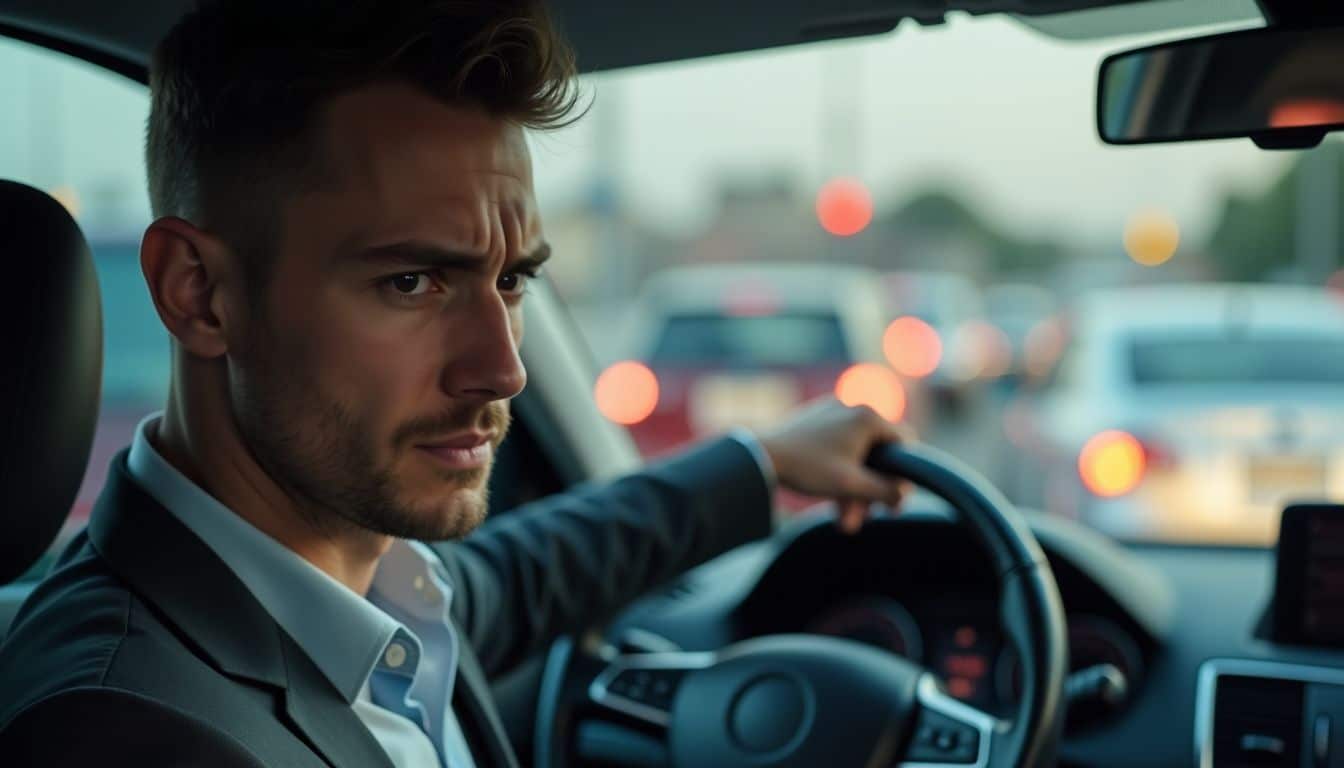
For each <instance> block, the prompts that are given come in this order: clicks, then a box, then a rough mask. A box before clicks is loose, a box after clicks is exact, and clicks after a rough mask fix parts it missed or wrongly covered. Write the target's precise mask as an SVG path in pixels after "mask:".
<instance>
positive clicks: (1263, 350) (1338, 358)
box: [1130, 335, 1344, 395]
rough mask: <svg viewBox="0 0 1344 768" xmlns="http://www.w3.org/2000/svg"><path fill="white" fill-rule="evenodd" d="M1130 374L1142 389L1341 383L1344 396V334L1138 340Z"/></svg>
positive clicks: (1131, 360)
mask: <svg viewBox="0 0 1344 768" xmlns="http://www.w3.org/2000/svg"><path fill="white" fill-rule="evenodd" d="M1130 375H1131V380H1132V381H1133V382H1134V384H1135V385H1137V386H1140V387H1158V386H1167V385H1189V386H1193V387H1200V386H1210V385H1232V386H1236V385H1244V386H1248V387H1265V388H1268V387H1270V386H1272V385H1276V384H1284V385H1292V384H1307V385H1312V384H1316V385H1324V386H1331V387H1339V388H1340V389H1339V394H1340V395H1344V338H1340V337H1338V336H1325V335H1320V336H1285V335H1281V336H1267V337H1264V338H1250V339H1247V338H1236V337H1235V336H1215V335H1207V336H1203V337H1184V336H1183V337H1178V338H1166V339H1156V340H1141V341H1135V342H1133V343H1132V345H1131V346H1130Z"/></svg>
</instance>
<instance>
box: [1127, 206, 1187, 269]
mask: <svg viewBox="0 0 1344 768" xmlns="http://www.w3.org/2000/svg"><path fill="white" fill-rule="evenodd" d="M1180 244H1181V228H1180V226H1179V225H1177V223H1176V220H1175V219H1174V218H1172V217H1171V214H1168V213H1166V212H1164V211H1159V210H1157V209H1151V208H1150V209H1146V210H1142V211H1139V212H1138V213H1136V214H1134V215H1133V216H1131V217H1130V219H1129V221H1128V222H1126V224H1125V253H1128V254H1129V258H1131V259H1133V260H1134V262H1135V263H1137V264H1142V265H1143V266H1145V267H1157V266H1161V265H1163V264H1166V263H1167V262H1168V261H1171V257H1172V256H1175V255H1176V249H1177V247H1179V246H1180Z"/></svg>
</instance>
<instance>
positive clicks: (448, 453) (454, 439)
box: [415, 432, 495, 470]
mask: <svg viewBox="0 0 1344 768" xmlns="http://www.w3.org/2000/svg"><path fill="white" fill-rule="evenodd" d="M493 438H494V435H493V434H491V433H489V432H467V433H462V434H457V435H451V436H448V437H444V438H437V439H435V440H433V441H430V442H425V443H418V444H416V446H415V447H416V448H417V449H418V450H420V451H423V452H424V453H426V454H428V455H429V456H430V457H431V458H433V459H434V460H435V461H437V462H439V464H441V465H443V466H444V467H447V468H448V469H458V470H470V469H484V468H485V467H486V465H488V464H489V463H490V458H491V456H493V455H494V452H495V441H494V439H493Z"/></svg>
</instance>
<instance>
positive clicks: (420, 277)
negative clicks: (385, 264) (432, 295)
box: [390, 272, 429, 296]
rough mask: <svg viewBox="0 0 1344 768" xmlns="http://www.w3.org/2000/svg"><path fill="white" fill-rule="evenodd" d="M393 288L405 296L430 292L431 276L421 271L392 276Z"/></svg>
mask: <svg viewBox="0 0 1344 768" xmlns="http://www.w3.org/2000/svg"><path fill="white" fill-rule="evenodd" d="M390 282H391V283H392V288H393V289H395V290H396V292H397V293H399V294H401V295H403V296H419V295H420V294H423V293H428V292H429V278H428V277H427V276H425V275H424V274H423V273H421V272H411V273H407V274H405V275H397V276H396V277H394V278H392V279H391V281H390Z"/></svg>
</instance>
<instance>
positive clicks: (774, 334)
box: [649, 313, 849, 368]
mask: <svg viewBox="0 0 1344 768" xmlns="http://www.w3.org/2000/svg"><path fill="white" fill-rule="evenodd" d="M848 356H849V352H848V350H847V349H846V345H845V338H844V334H843V331H842V329H841V327H840V318H838V317H836V316H835V315H833V314H832V315H825V314H820V313H817V314H804V313H793V314H767V315H757V316H735V315H731V314H694V315H692V314H685V315H669V316H668V317H667V318H666V320H664V321H663V327H662V330H661V331H659V332H658V340H657V342H656V344H655V345H654V347H653V352H652V354H650V355H649V361H650V362H651V363H652V364H653V365H654V366H655V368H657V367H663V366H666V367H669V368H675V367H706V366H709V367H723V368H769V367H776V366H780V367H795V368H805V367H808V366H828V365H835V364H837V363H840V364H843V363H844V362H845V361H846V360H847V359H848Z"/></svg>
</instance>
